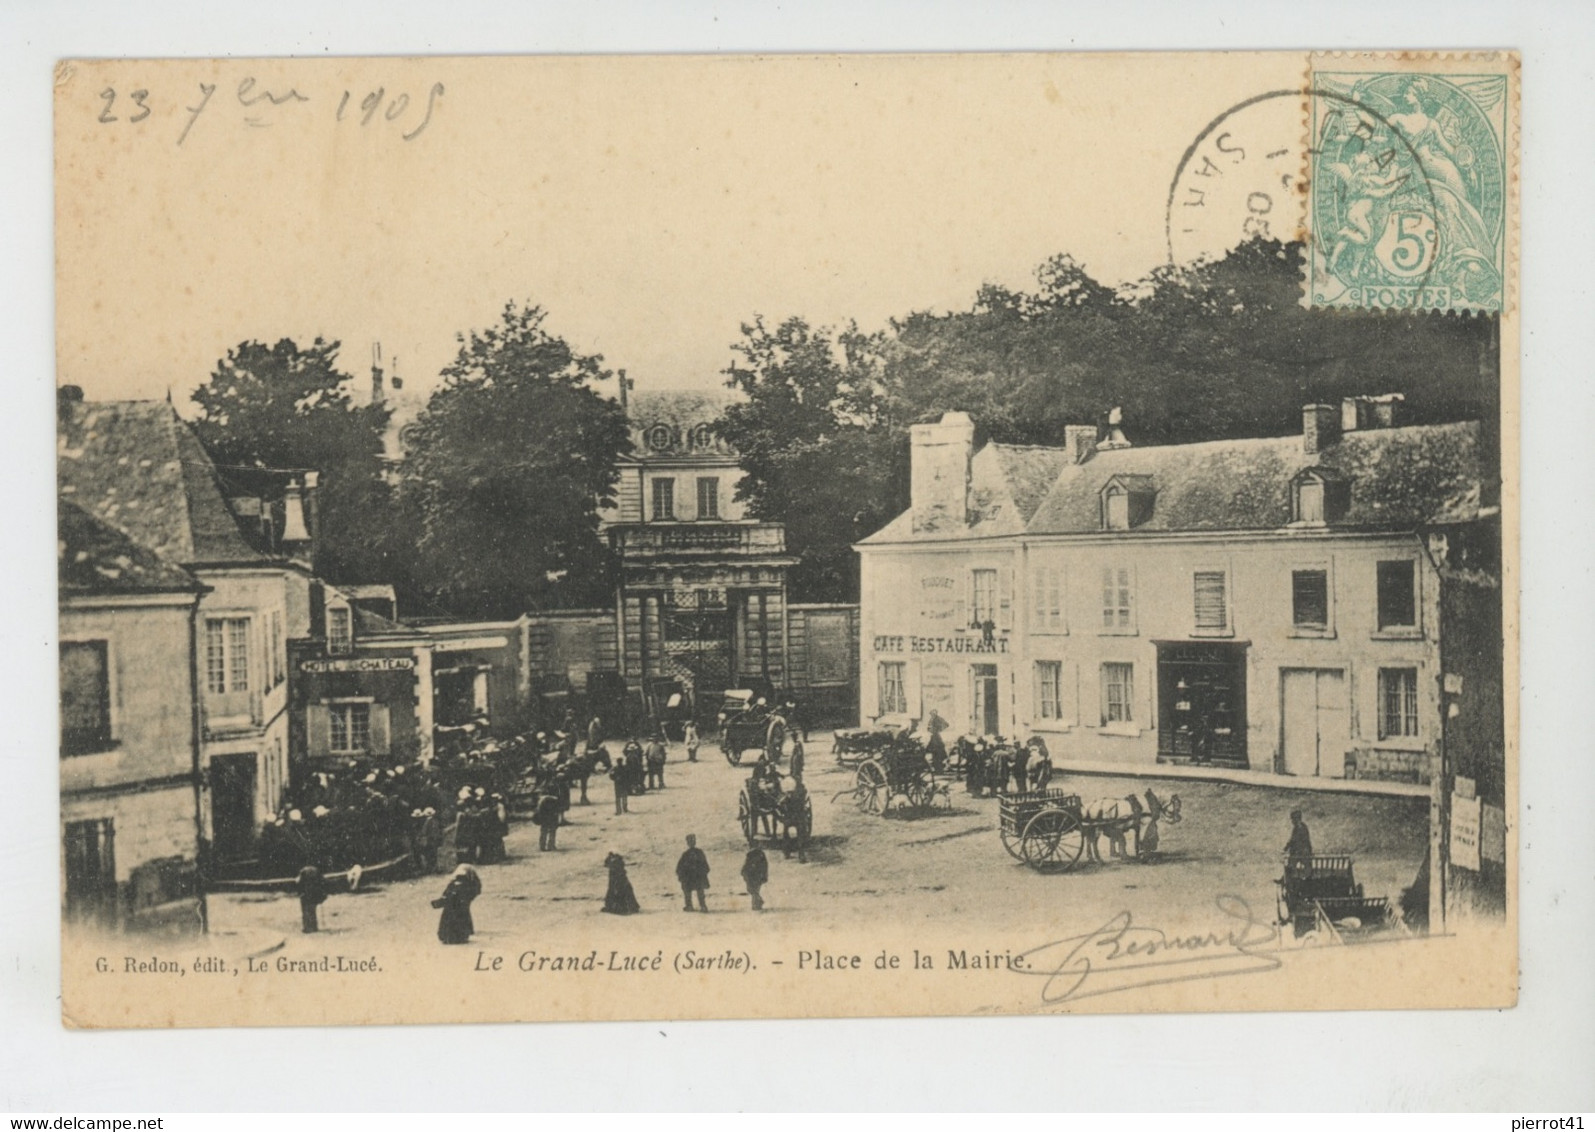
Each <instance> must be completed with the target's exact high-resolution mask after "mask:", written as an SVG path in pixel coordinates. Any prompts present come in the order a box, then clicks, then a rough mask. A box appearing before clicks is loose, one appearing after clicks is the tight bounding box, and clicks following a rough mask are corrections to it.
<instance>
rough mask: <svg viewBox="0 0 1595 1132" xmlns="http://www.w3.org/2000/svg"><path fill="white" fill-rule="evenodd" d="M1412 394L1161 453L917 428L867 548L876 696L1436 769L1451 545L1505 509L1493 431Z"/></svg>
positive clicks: (992, 719) (1093, 734)
mask: <svg viewBox="0 0 1595 1132" xmlns="http://www.w3.org/2000/svg"><path fill="white" fill-rule="evenodd" d="M1399 408H1400V402H1399V399H1394V398H1382V399H1369V398H1362V399H1348V400H1347V401H1346V402H1345V403H1344V404H1343V405H1339V406H1321V405H1313V406H1308V407H1307V408H1306V409H1305V410H1304V415H1303V420H1304V427H1303V432H1302V433H1301V434H1300V435H1297V436H1292V437H1278V438H1264V439H1247V440H1225V441H1215V442H1212V443H1207V444H1189V445H1176V446H1167V447H1146V448H1137V447H1134V446H1133V445H1131V444H1130V443H1129V442H1128V441H1127V440H1125V439H1124V438H1123V435H1122V432H1120V431H1118V430H1117V429H1115V431H1114V433H1113V434H1112V435H1110V436H1109V437H1108V438H1106V439H1105V440H1100V441H1099V439H1098V436H1097V430H1096V429H1095V428H1094V427H1087V428H1079V429H1076V428H1071V429H1069V430H1068V434H1067V436H1066V437H1065V441H1066V443H1065V444H1064V445H1062V446H1059V447H1058V448H1018V447H1013V446H1006V445H997V444H988V445H986V446H985V447H983V448H982V449H980V451H979V452H978V453H977V452H975V450H974V425H973V422H972V421H970V420H969V418H968V417H967V416H965V415H963V414H959V413H953V414H948V415H947V416H945V417H944V418H943V419H942V421H941V422H939V423H937V424H929V425H916V426H914V430H913V438H912V439H913V462H914V463H913V472H912V479H913V504H912V507H911V509H910V511H909V512H907V513H905V514H904V515H902V516H899V517H898V518H897V519H896V520H894V521H893V522H892V523H891V524H889V525H888V526H887V527H886V528H884V529H883V530H881V531H880V532H878V533H877V534H875V535H873V536H871V537H870V538H868V539H866V540H864V541H863V542H862V543H861V544H859V546H858V551H859V554H860V558H861V569H862V595H863V602H862V617H863V625H862V629H861V636H862V650H861V651H862V659H861V665H860V683H861V688H862V699H863V703H864V705H865V708H864V711H863V714H865V715H866V716H869V715H874V716H900V717H908V718H914V719H922V720H924V719H928V718H929V717H930V715H931V713H933V712H934V713H936V714H938V715H939V716H940V717H941V718H942V719H943V720H945V721H946V722H947V723H948V724H950V725H951V727H952V729H953V731H954V732H955V733H956V732H969V733H971V734H976V735H979V734H1004V735H1029V734H1036V735H1041V736H1043V737H1045V739H1046V740H1047V743H1048V746H1049V748H1050V749H1051V750H1052V752H1053V753H1054V757H1055V758H1057V759H1058V760H1059V761H1060V763H1062V764H1067V762H1068V760H1070V759H1077V760H1083V761H1090V762H1093V763H1108V764H1112V763H1123V764H1125V765H1126V766H1135V765H1141V766H1150V765H1156V764H1158V763H1175V764H1179V763H1187V764H1211V765H1214V766H1227V767H1234V768H1248V769H1251V770H1260V771H1266V772H1271V773H1276V774H1280V775H1284V776H1300V777H1325V778H1372V779H1394V780H1402V781H1408V782H1415V783H1417V782H1425V783H1426V782H1430V781H1432V780H1433V779H1434V777H1435V775H1436V774H1437V773H1439V769H1440V766H1441V763H1440V757H1441V751H1442V739H1443V725H1444V722H1445V718H1446V713H1447V711H1448V710H1449V705H1448V704H1447V703H1446V702H1445V699H1444V692H1443V689H1444V686H1445V685H1444V679H1443V677H1444V675H1445V672H1446V669H1445V668H1444V667H1443V666H1442V657H1443V650H1444V647H1445V641H1444V639H1443V634H1444V633H1445V632H1446V631H1447V618H1446V617H1445V616H1444V611H1445V609H1446V601H1447V594H1448V592H1449V591H1448V586H1449V585H1450V582H1449V581H1448V572H1450V571H1451V568H1452V565H1453V563H1452V562H1451V561H1450V559H1449V558H1448V556H1447V555H1448V545H1449V546H1459V545H1461V544H1462V542H1463V541H1464V540H1463V539H1462V537H1461V535H1460V534H1459V533H1458V532H1461V531H1471V530H1475V529H1477V528H1478V527H1480V526H1481V525H1483V526H1488V525H1489V524H1490V523H1492V522H1493V521H1495V520H1494V517H1495V516H1496V515H1497V513H1498V512H1497V508H1496V506H1495V504H1494V502H1493V501H1492V500H1491V498H1490V493H1491V491H1492V490H1493V484H1494V476H1493V475H1492V474H1491V473H1490V469H1489V463H1490V461H1489V457H1488V456H1487V454H1486V452H1485V451H1484V440H1483V438H1482V435H1481V430H1480V428H1479V426H1478V425H1477V424H1476V423H1461V424H1437V425H1423V426H1413V427H1401V426H1400V424H1399V421H1398V420H1397V417H1396V414H1397V413H1398V412H1399ZM1446 531H1450V532H1453V533H1452V536H1451V539H1450V540H1449V544H1448V540H1447V539H1445V538H1437V537H1435V536H1436V535H1437V534H1440V533H1441V532H1446ZM1488 569H1489V568H1488V567H1487V566H1486V567H1484V571H1485V572H1486V573H1487V572H1488ZM1497 569H1498V568H1497ZM1497 576H1498V573H1497ZM1498 597H1499V595H1498V593H1497V594H1496V599H1497V607H1498ZM1450 631H1451V632H1453V633H1456V632H1460V630H1458V629H1456V628H1454V627H1453V628H1451V629H1450ZM1494 656H1495V658H1496V659H1495V662H1494V664H1495V671H1496V672H1497V673H1498V672H1499V670H1500V666H1499V656H1500V648H1499V643H1498V640H1497V644H1496V646H1495V650H1494ZM1484 663H1485V664H1486V666H1488V664H1489V663H1490V662H1489V659H1488V656H1486V659H1485V661H1484ZM1497 710H1498V707H1497Z"/></svg>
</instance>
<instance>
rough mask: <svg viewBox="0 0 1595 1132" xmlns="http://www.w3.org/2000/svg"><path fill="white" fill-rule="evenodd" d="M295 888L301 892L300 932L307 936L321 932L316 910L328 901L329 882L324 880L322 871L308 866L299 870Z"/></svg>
mask: <svg viewBox="0 0 1595 1132" xmlns="http://www.w3.org/2000/svg"><path fill="white" fill-rule="evenodd" d="M294 887H295V888H296V889H297V890H298V892H299V925H300V930H302V931H303V932H304V933H305V934H306V935H311V934H312V933H314V932H317V931H320V930H321V925H320V924H319V923H318V922H317V914H316V910H317V909H318V908H320V907H321V905H322V902H323V901H325V900H326V899H327V882H326V881H325V880H323V879H322V876H321V870H320V869H318V868H316V866H314V865H306V866H305V867H304V868H302V869H300V870H299V878H298V880H297V881H296V882H295V884H294Z"/></svg>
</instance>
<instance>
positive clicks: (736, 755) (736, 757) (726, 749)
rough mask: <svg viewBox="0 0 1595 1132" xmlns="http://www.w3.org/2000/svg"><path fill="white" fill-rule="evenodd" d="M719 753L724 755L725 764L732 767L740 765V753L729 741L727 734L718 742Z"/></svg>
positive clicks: (729, 737)
mask: <svg viewBox="0 0 1595 1132" xmlns="http://www.w3.org/2000/svg"><path fill="white" fill-rule="evenodd" d="M720 753H721V754H723V755H725V757H726V762H728V763H730V764H731V765H732V766H741V765H742V751H741V750H740V749H738V747H737V745H736V744H735V743H733V742H732V741H731V736H730V735H729V734H728V735H727V736H726V737H725V738H723V739H721V740H720Z"/></svg>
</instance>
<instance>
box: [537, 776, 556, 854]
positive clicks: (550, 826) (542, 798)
mask: <svg viewBox="0 0 1595 1132" xmlns="http://www.w3.org/2000/svg"><path fill="white" fill-rule="evenodd" d="M532 821H534V822H536V823H537V829H538V835H537V848H538V850H539V851H540V852H543V853H547V852H549V851H551V850H553V849H555V848H556V847H557V846H556V844H555V843H556V841H557V840H558V837H559V822H560V810H559V794H558V793H557V792H556V789H555V788H554V786H553V784H552V783H550V784H549V785H547V786H545V787H543V789H541V790H539V791H538V794H537V806H536V808H535V809H534V810H533V811H532Z"/></svg>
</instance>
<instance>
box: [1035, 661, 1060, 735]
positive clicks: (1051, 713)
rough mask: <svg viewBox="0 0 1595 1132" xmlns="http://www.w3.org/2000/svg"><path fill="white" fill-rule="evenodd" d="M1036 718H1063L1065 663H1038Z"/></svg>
mask: <svg viewBox="0 0 1595 1132" xmlns="http://www.w3.org/2000/svg"><path fill="white" fill-rule="evenodd" d="M1036 718H1037V719H1050V720H1060V719H1062V718H1063V662H1062V661H1058V660H1038V661H1036Z"/></svg>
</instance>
